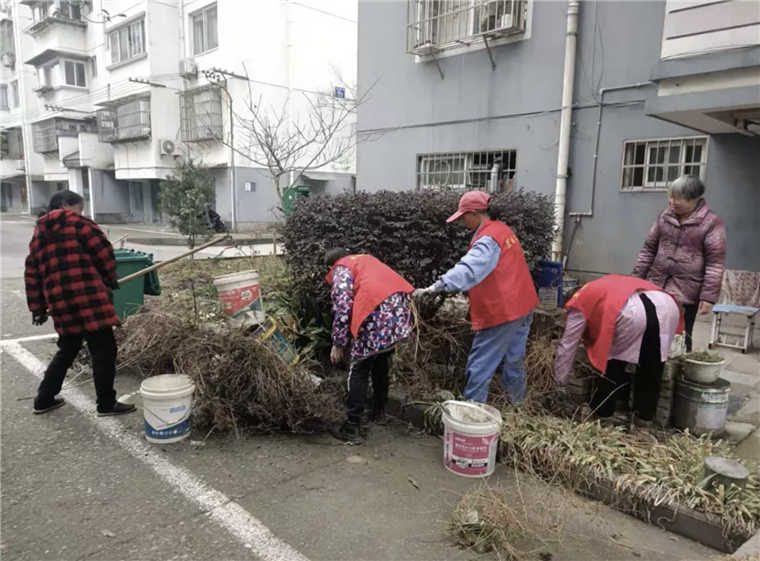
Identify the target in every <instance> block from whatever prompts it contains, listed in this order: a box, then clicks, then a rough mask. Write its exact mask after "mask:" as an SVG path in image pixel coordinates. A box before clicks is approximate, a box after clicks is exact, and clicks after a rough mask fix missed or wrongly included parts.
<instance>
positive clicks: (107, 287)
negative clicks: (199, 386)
mask: <svg viewBox="0 0 760 561" xmlns="http://www.w3.org/2000/svg"><path fill="white" fill-rule="evenodd" d="M48 208H49V209H50V210H49V212H48V213H47V214H44V215H43V216H41V217H40V218H39V219H38V220H37V226H36V227H35V229H34V236H33V237H32V241H31V242H30V243H29V256H28V257H27V258H26V268H25V271H24V281H25V284H26V300H27V304H28V306H29V311H31V312H32V323H33V324H34V325H42V324H44V323H45V322H46V321H47V319H48V314H49V315H50V317H52V318H53V325H54V326H55V330H56V331H57V332H58V352H57V353H55V356H54V357H53V360H51V361H50V364H49V365H48V367H47V370H45V376H44V378H43V379H42V383H41V384H40V387H39V389H38V390H37V397H36V398H35V400H34V413H38V414H39V413H47V412H48V411H51V410H53V409H56V408H58V407H61V406H62V405H63V404H64V400H63V398H60V397H57V395H58V393H60V391H61V387H62V386H63V380H64V378H65V377H66V371H67V370H68V369H69V368H70V367H71V365H72V364H73V362H74V359H76V357H77V355H78V354H79V350H80V349H81V348H82V342H83V341H87V347H88V349H89V350H90V355H92V376H93V379H94V381H95V393H96V394H97V410H98V415H99V416H105V415H119V414H122V413H130V412H132V411H135V406H134V405H130V404H125V403H119V402H118V401H116V392H115V391H114V389H113V381H114V376H115V375H116V339H115V338H114V334H113V327H114V326H115V325H119V318H118V317H117V316H116V310H115V309H114V307H113V302H112V297H111V290H113V289H116V288H118V287H119V284H118V281H117V277H116V260H115V259H114V254H113V247H111V243H110V242H109V241H108V238H107V237H106V235H105V234H104V233H103V231H102V230H101V229H100V228H99V227H98V225H97V224H95V222H93V221H92V220H90V219H89V218H86V217H84V216H82V210H83V209H84V199H83V198H82V197H81V196H80V195H78V194H77V193H74V192H73V191H59V192H57V193H56V194H55V195H53V197H52V198H51V199H50V204H49V205H48Z"/></svg>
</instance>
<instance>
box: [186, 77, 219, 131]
mask: <svg viewBox="0 0 760 561" xmlns="http://www.w3.org/2000/svg"><path fill="white" fill-rule="evenodd" d="M179 110H180V124H181V129H182V131H181V132H182V141H183V142H200V141H203V140H219V139H221V137H222V132H223V125H222V94H221V91H220V90H219V88H218V87H216V86H207V87H203V88H198V89H194V90H189V91H186V92H182V93H181V94H180V96H179Z"/></svg>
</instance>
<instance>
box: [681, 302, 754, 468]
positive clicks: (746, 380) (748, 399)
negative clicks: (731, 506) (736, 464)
mask: <svg viewBox="0 0 760 561" xmlns="http://www.w3.org/2000/svg"><path fill="white" fill-rule="evenodd" d="M711 320H712V315H710V316H707V317H705V318H700V321H697V323H696V324H695V326H694V349H695V350H697V349H706V348H707V345H708V343H709V342H710V329H711V323H710V321H711ZM712 351H713V352H716V353H718V354H720V355H722V356H724V357H725V358H726V360H727V363H726V367H725V369H724V370H723V373H722V374H721V377H722V378H724V379H725V380H728V381H729V382H730V383H731V394H730V396H729V404H728V422H727V423H726V438H727V439H728V440H730V441H731V442H733V443H735V444H736V445H737V447H736V454H737V455H738V456H739V457H740V458H742V459H743V460H745V461H750V462H760V330H756V331H755V337H754V341H753V346H752V348H750V350H749V352H748V353H747V354H743V353H742V352H741V351H739V350H735V349H730V348H726V347H715V348H714V349H712Z"/></svg>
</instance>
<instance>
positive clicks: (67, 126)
mask: <svg viewBox="0 0 760 561" xmlns="http://www.w3.org/2000/svg"><path fill="white" fill-rule="evenodd" d="M91 130H92V126H91V124H90V123H89V122H87V121H76V120H74V119H59V118H55V119H48V120H47V121H41V122H39V123H34V124H33V125H32V141H33V145H34V151H35V152H37V153H38V154H47V153H49V152H57V151H58V138H59V137H61V136H73V137H76V136H79V133H80V132H91Z"/></svg>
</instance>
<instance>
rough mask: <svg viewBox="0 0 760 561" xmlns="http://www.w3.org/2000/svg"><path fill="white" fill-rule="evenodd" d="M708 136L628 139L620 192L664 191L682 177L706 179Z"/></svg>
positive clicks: (624, 150) (624, 149)
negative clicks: (689, 176) (690, 176)
mask: <svg viewBox="0 0 760 561" xmlns="http://www.w3.org/2000/svg"><path fill="white" fill-rule="evenodd" d="M706 166H707V137H705V136H694V137H689V138H667V139H658V140H630V141H627V142H626V143H625V145H624V148H623V166H622V173H621V182H620V189H621V191H663V190H665V189H667V188H668V185H670V183H671V182H672V181H675V180H676V179H678V178H679V177H680V176H682V175H684V174H692V175H696V176H699V177H700V178H702V179H704V178H705V169H706Z"/></svg>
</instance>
